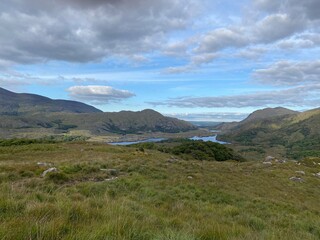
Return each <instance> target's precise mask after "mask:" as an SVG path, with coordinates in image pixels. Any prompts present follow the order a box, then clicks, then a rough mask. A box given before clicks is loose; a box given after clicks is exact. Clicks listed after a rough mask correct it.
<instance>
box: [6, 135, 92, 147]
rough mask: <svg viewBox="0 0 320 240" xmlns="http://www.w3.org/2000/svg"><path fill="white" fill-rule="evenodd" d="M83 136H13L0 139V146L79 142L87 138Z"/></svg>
mask: <svg viewBox="0 0 320 240" xmlns="http://www.w3.org/2000/svg"><path fill="white" fill-rule="evenodd" d="M87 139H88V138H87V137H84V136H48V137H44V138H38V139H28V138H13V139H0V146H2V147H4V146H19V145H29V144H41V143H47V144H50V143H57V142H81V141H85V140H87Z"/></svg>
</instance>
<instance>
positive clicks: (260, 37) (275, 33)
mask: <svg viewBox="0 0 320 240" xmlns="http://www.w3.org/2000/svg"><path fill="white" fill-rule="evenodd" d="M305 24H306V23H305V22H304V21H302V20H301V19H299V18H294V17H291V16H289V15H287V14H272V15H269V16H267V17H265V18H264V19H262V20H261V21H260V22H258V24H257V25H256V26H255V28H254V30H253V32H254V33H253V34H254V38H255V39H256V40H255V41H257V42H259V43H272V42H275V41H277V40H280V39H283V38H286V37H288V36H291V35H293V34H294V33H297V32H300V31H302V30H303V29H304V28H305Z"/></svg>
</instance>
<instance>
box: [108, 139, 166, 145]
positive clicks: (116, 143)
mask: <svg viewBox="0 0 320 240" xmlns="http://www.w3.org/2000/svg"><path fill="white" fill-rule="evenodd" d="M163 140H167V138H148V139H144V140H140V141H134V142H113V143H109V144H111V145H121V146H125V145H131V144H137V143H148V142H161V141H163Z"/></svg>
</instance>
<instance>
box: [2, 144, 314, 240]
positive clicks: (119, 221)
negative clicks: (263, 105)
mask: <svg viewBox="0 0 320 240" xmlns="http://www.w3.org/2000/svg"><path fill="white" fill-rule="evenodd" d="M37 145H38V148H37V149H38V150H37V151H31V150H30V149H27V148H25V146H17V145H15V146H5V147H0V193H1V194H0V239H6V240H7V239H10V240H11V239H43V240H47V239H48V240H50V239H52V240H53V239H77V240H78V239H83V240H87V239H115V240H118V239H137V240H144V239H146V240H147V239H148V240H149V239H156V240H158V239H163V240H165V239H166V240H167V239H174V240H176V239H178V240H179V239H181V240H191V239H192V240H193V239H203V240H206V239H210V240H211V239H293V240H295V239H299V240H300V239H319V238H320V224H319V222H320V217H319V216H320V205H319V198H318V196H319V194H320V189H319V181H320V179H318V178H316V177H315V176H313V175H312V173H315V172H319V171H320V169H319V165H318V164H316V165H314V164H313V162H314V161H315V160H314V159H313V160H312V162H310V163H309V162H306V163H305V164H302V165H300V166H299V165H297V164H295V163H293V162H289V163H286V164H274V165H272V166H271V167H266V166H264V165H263V164H261V163H258V162H244V163H236V162H210V161H202V162H199V161H195V160H188V161H185V160H182V159H178V160H177V161H175V162H170V161H168V160H169V159H170V155H168V154H166V153H160V152H158V151H153V150H145V151H144V152H141V151H136V150H135V149H134V148H126V147H114V146H107V145H101V144H92V143H74V144H71V143H55V144H50V146H53V148H52V149H51V148H50V151H47V147H48V145H47V144H37ZM8 152H11V153H14V154H8ZM39 161H41V162H50V163H52V164H53V165H54V166H55V167H57V168H58V169H59V171H58V172H57V173H52V174H48V175H47V176H46V177H44V178H42V177H40V175H41V173H42V172H43V171H44V170H45V169H46V167H43V166H38V165H37V162H39ZM100 169H117V174H116V176H115V175H113V174H111V173H110V172H108V171H102V170H100ZM297 170H303V171H305V172H306V175H305V176H303V178H304V180H305V181H304V182H303V183H297V182H292V181H290V180H289V177H291V176H293V175H295V171H297ZM190 176H191V177H192V178H188V177H190ZM115 177H117V178H115ZM106 179H108V180H107V181H106ZM110 179H111V180H110Z"/></svg>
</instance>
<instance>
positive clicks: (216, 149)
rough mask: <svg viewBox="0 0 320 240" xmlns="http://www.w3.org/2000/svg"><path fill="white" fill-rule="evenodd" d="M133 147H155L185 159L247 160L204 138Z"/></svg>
mask: <svg viewBox="0 0 320 240" xmlns="http://www.w3.org/2000/svg"><path fill="white" fill-rule="evenodd" d="M129 146H130V145H129ZM131 147H136V148H137V149H138V150H140V151H144V149H154V150H158V151H160V152H165V153H170V154H173V155H177V156H180V157H182V158H184V159H196V160H206V161H227V160H236V161H245V159H244V158H243V157H242V156H241V155H240V154H238V153H236V152H235V151H234V150H233V149H231V148H229V147H227V146H225V145H222V144H219V143H215V142H204V141H202V140H197V141H195V140H190V139H170V140H165V141H162V142H160V143H138V144H134V145H131Z"/></svg>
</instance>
